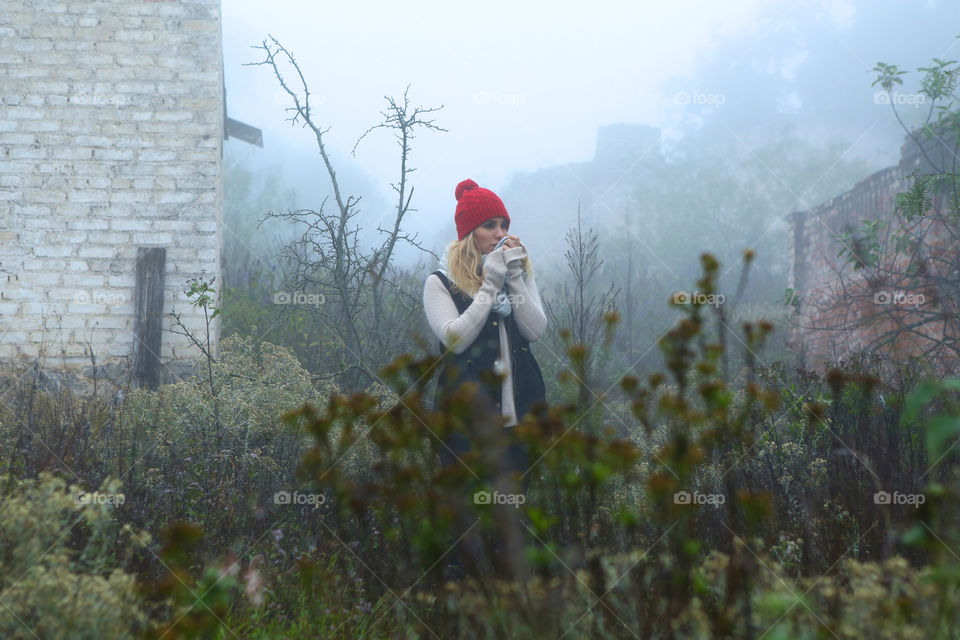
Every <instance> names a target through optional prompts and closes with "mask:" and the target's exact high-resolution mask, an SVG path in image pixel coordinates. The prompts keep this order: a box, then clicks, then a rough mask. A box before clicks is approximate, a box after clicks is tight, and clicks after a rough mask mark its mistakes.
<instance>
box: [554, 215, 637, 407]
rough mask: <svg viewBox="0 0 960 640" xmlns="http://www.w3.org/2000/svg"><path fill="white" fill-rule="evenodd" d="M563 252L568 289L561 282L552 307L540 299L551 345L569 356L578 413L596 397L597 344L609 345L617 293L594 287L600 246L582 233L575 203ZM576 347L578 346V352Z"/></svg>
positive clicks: (591, 233)
mask: <svg viewBox="0 0 960 640" xmlns="http://www.w3.org/2000/svg"><path fill="white" fill-rule="evenodd" d="M566 242H567V250H566V251H565V252H564V254H563V257H564V259H565V260H566V263H567V269H568V270H569V275H570V276H571V278H572V280H573V284H572V286H571V285H570V284H568V282H569V281H567V280H565V281H564V283H563V290H562V296H561V302H560V303H558V304H556V305H554V304H551V303H550V302H549V300H544V311H545V312H546V314H547V318H548V319H549V323H548V326H551V327H555V328H556V329H557V331H556V332H554V333H553V334H552V335H553V343H554V345H555V346H556V347H557V348H558V350H560V351H566V352H567V353H568V354H570V355H571V364H572V370H573V374H574V375H575V376H576V378H577V382H578V384H579V393H578V398H577V404H578V408H579V409H580V411H581V412H584V411H586V410H587V408H588V407H589V406H590V405H591V404H593V403H591V402H590V396H591V395H593V396H597V392H596V391H594V390H593V389H592V388H591V385H592V384H593V380H592V378H593V376H594V374H595V372H596V364H597V357H598V353H599V350H598V349H597V346H598V345H600V344H603V345H606V344H609V341H610V338H611V337H612V336H611V335H610V333H609V330H610V328H611V324H610V322H609V319H610V315H609V314H611V313H612V312H615V311H616V300H617V295H618V294H619V292H620V289H619V288H616V287H615V286H614V285H613V284H612V283H611V284H610V286H609V287H607V288H600V289H597V288H595V286H596V285H595V282H594V280H595V278H596V276H597V274H598V272H599V271H600V267H601V266H602V265H603V260H601V259H600V243H599V239H598V236H597V233H596V231H594V230H593V229H589V230H584V228H583V220H582V217H581V213H580V205H579V203H578V204H577V226H576V227H573V228H571V229H570V230H568V231H567V234H566ZM577 345H582V346H583V347H584V348H583V349H582V350H581V349H580V348H578V347H577Z"/></svg>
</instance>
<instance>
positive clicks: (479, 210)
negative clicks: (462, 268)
mask: <svg viewBox="0 0 960 640" xmlns="http://www.w3.org/2000/svg"><path fill="white" fill-rule="evenodd" d="M454 193H455V195H456V196H457V212H456V213H455V214H454V215H453V219H454V221H455V222H456V223H457V240H463V239H464V237H465V236H466V235H467V234H468V233H470V232H471V231H473V230H474V229H476V228H477V227H479V226H480V225H481V224H483V223H484V222H486V221H487V220H489V219H490V218H497V217H503V218H506V219H507V224H510V214H508V213H507V208H506V207H505V206H503V201H502V200H500V198H498V197H497V194H495V193H494V192H493V191H490V189H484V188H483V187H481V186H479V185H477V183H476V182H474V181H473V180H470V179H467V180H464V181H463V182H461V183H460V184H458V185H457V190H456V191H455V192H454Z"/></svg>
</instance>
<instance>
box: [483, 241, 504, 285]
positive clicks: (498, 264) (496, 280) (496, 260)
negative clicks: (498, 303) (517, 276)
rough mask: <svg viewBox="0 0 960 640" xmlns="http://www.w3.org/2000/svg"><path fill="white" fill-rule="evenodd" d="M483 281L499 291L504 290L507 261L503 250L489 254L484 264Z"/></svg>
mask: <svg viewBox="0 0 960 640" xmlns="http://www.w3.org/2000/svg"><path fill="white" fill-rule="evenodd" d="M504 244H506V243H504ZM483 279H484V280H485V281H487V282H489V283H490V284H492V285H493V288H494V289H496V290H498V291H499V290H500V289H502V288H503V283H504V281H505V280H506V279H507V261H506V258H505V255H504V252H503V250H502V249H500V250H497V251H491V252H490V253H488V254H487V257H486V260H484V263H483Z"/></svg>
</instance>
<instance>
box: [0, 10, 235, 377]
mask: <svg viewBox="0 0 960 640" xmlns="http://www.w3.org/2000/svg"><path fill="white" fill-rule="evenodd" d="M0 85H2V88H3V89H2V92H0V362H10V361H14V360H15V361H20V362H27V363H34V362H37V363H40V364H41V366H43V367H44V368H48V369H60V370H64V369H66V370H72V371H75V372H77V373H82V374H83V375H85V376H87V377H89V376H91V375H92V374H93V367H92V360H91V353H92V354H93V355H94V356H95V358H96V362H97V364H98V365H100V364H102V365H105V368H104V369H102V370H100V371H98V373H101V374H112V375H114V376H117V375H121V373H122V372H123V371H130V370H131V368H132V370H133V371H134V372H135V374H136V376H137V377H138V378H141V379H142V380H144V381H146V382H147V383H148V384H154V383H156V380H157V378H158V377H160V378H165V377H169V375H170V374H171V373H172V372H173V371H174V370H175V369H176V365H177V363H182V362H186V361H190V360H192V359H194V358H196V357H197V356H198V355H199V353H198V352H197V350H196V348H195V347H192V346H191V345H190V344H189V341H188V340H187V338H185V337H183V336H178V335H175V334H172V333H169V332H167V331H165V330H167V329H169V328H170V326H171V325H170V322H171V317H170V311H171V310H175V311H176V312H177V313H180V314H182V318H183V322H184V324H185V325H186V326H187V328H189V329H190V331H191V332H194V333H195V334H196V335H203V334H204V331H205V323H204V318H203V313H202V310H200V309H195V308H193V307H192V306H191V304H190V301H189V300H188V298H187V297H186V295H185V294H184V288H185V285H186V282H187V280H188V279H190V278H197V277H200V276H201V274H203V275H204V277H205V278H206V279H210V278H213V277H217V278H218V282H219V277H218V276H219V275H220V264H219V263H220V260H219V256H220V246H221V226H222V211H221V208H222V176H221V155H222V149H221V146H222V140H223V137H224V135H225V134H226V133H227V128H226V127H225V122H229V120H228V119H226V117H225V113H224V104H225V99H224V87H223V71H222V40H221V25H220V3H219V0H182V1H178V2H169V1H164V0H154V1H150V0H146V1H145V0H130V1H125V0H86V1H84V0H71V1H70V2H66V1H56V0H39V1H36V0H5V2H4V3H3V4H2V5H0ZM234 124H235V125H237V126H239V127H241V129H242V128H243V126H242V125H239V124H238V123H234ZM212 337H213V342H214V345H215V344H216V340H217V325H216V324H214V326H213V336H212Z"/></svg>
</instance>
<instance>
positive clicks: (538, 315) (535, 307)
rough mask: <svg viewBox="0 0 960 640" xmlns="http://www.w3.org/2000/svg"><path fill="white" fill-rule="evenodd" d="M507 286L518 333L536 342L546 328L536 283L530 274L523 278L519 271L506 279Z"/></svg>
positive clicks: (545, 319)
mask: <svg viewBox="0 0 960 640" xmlns="http://www.w3.org/2000/svg"><path fill="white" fill-rule="evenodd" d="M507 288H508V290H509V291H510V294H511V298H510V304H511V305H512V307H513V317H514V320H516V322H517V328H518V329H519V330H520V335H522V336H523V337H524V338H526V339H527V340H529V341H530V342H536V341H537V340H539V339H540V336H542V335H543V332H544V331H545V330H546V328H547V314H545V313H544V312H543V306H542V305H541V303H540V292H539V291H538V290H537V283H536V282H534V280H533V276H532V275H531V276H530V279H529V280H525V279H524V277H523V272H522V271H520V272H516V273H515V274H513V275H511V276H510V277H509V278H508V279H507Z"/></svg>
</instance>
